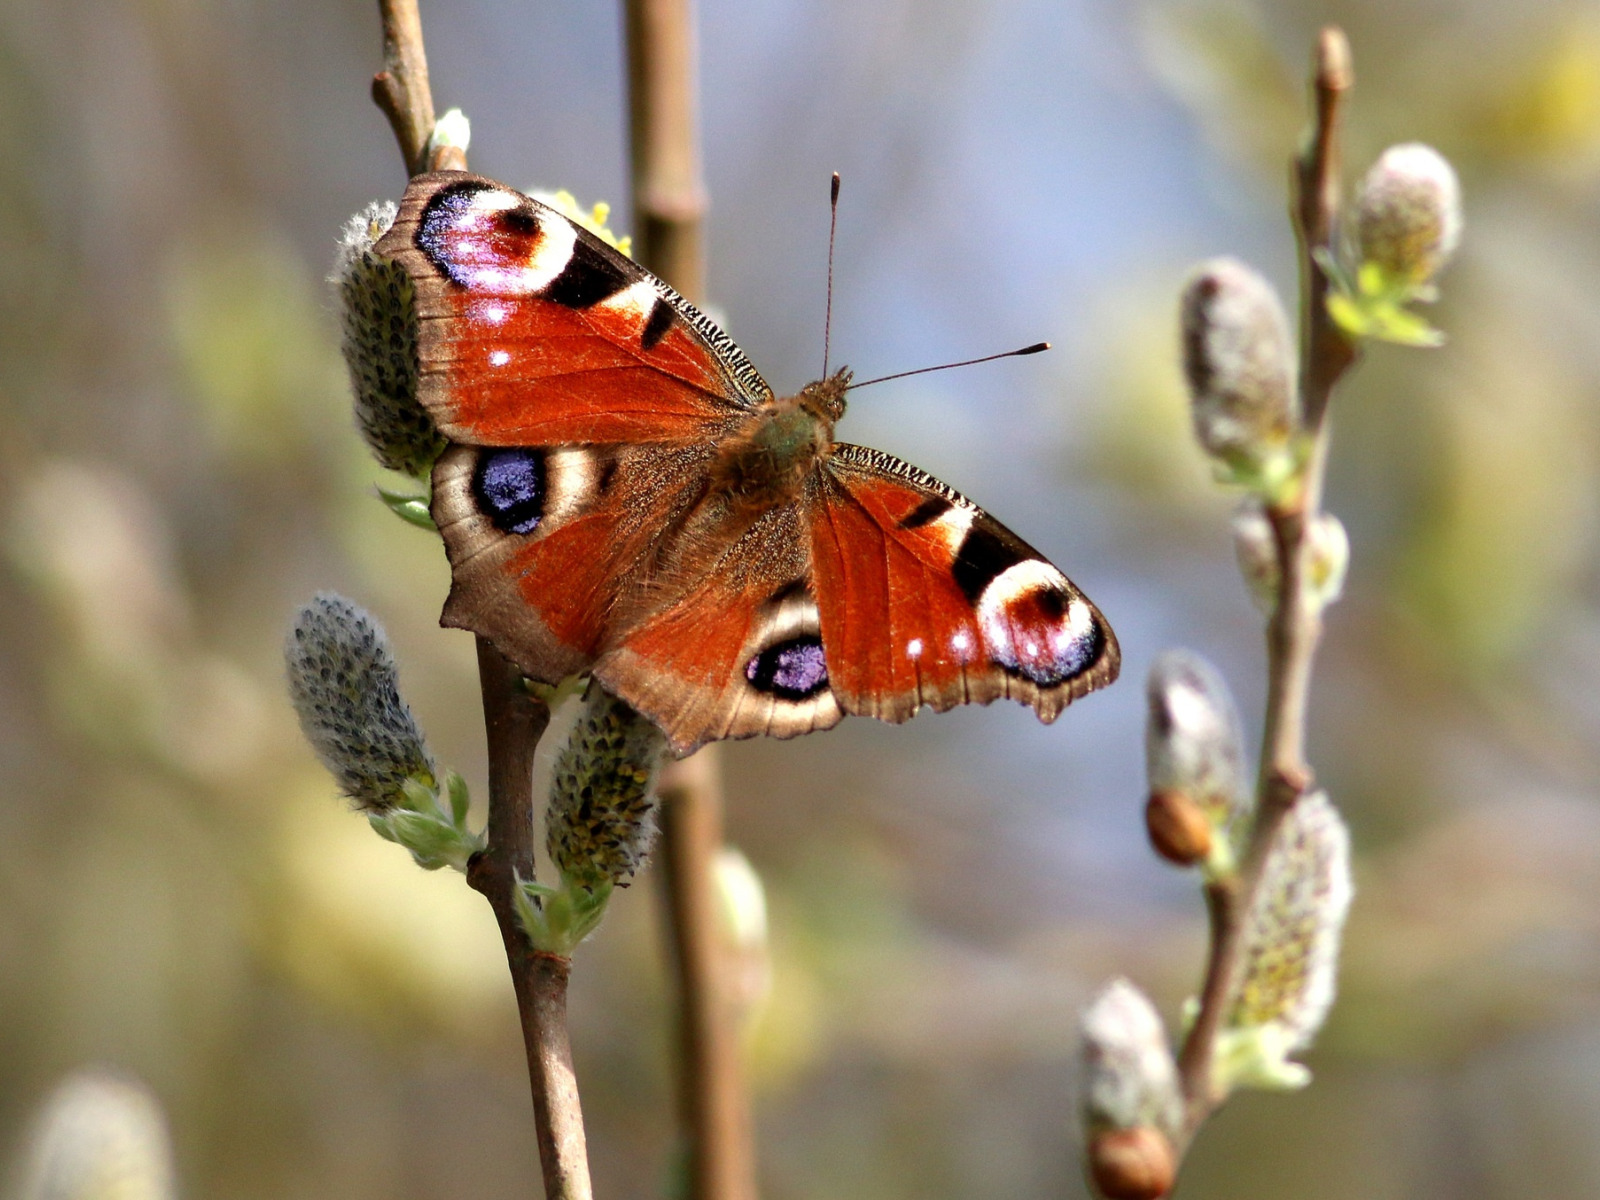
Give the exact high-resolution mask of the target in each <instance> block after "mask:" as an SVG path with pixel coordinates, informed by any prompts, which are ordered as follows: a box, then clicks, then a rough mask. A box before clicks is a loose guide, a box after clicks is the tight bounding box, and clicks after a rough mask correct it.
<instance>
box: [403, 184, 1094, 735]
mask: <svg viewBox="0 0 1600 1200" xmlns="http://www.w3.org/2000/svg"><path fill="white" fill-rule="evenodd" d="M374 249H375V251H376V253H377V254H378V255H379V256H380V257H381V258H385V259H388V260H390V261H392V262H394V263H397V264H399V265H400V266H401V267H402V268H403V269H404V271H405V273H406V276H407V278H408V280H409V282H410V284H411V292H412V295H413V298H414V300H413V302H414V306H415V317H416V340H417V398H418V400H419V401H420V402H421V404H422V406H423V408H425V409H426V411H427V412H428V414H429V416H430V417H431V418H432V421H433V423H434V425H435V426H436V427H437V429H438V432H439V433H440V434H441V435H442V436H443V437H444V438H445V439H446V440H447V442H448V443H449V444H448V446H447V448H446V449H445V451H444V453H443V454H441V455H440V456H439V458H438V460H437V461H436V462H435V464H434V467H433V500H432V515H433V518H434V522H435V524H436V525H437V526H438V528H439V531H440V533H441V534H442V536H443V538H444V542H445V548H446V551H447V554H448V556H449V559H450V563H451V569H452V584H451V590H450V596H449V599H448V600H447V602H446V604H445V609H444V614H443V617H442V621H443V623H444V624H446V625H451V626H459V627H461V628H465V629H470V630H473V631H474V632H476V633H478V634H480V635H482V636H483V637H485V638H488V639H489V640H490V641H491V642H493V643H494V645H495V646H496V647H497V648H498V649H499V650H500V651H501V652H502V653H503V654H505V655H506V656H507V657H508V658H510V659H511V660H512V661H513V662H515V663H516V664H517V666H518V667H520V668H521V669H522V670H523V671H524V672H525V673H526V674H528V675H529V676H530V677H532V678H534V679H538V680H542V681H544V682H547V683H556V682H559V681H560V680H561V679H562V678H565V677H567V676H569V675H573V674H577V673H589V674H592V675H593V676H594V677H595V678H596V679H598V680H599V681H600V682H601V684H602V685H603V686H604V687H605V688H606V689H607V690H609V691H610V692H612V693H613V694H614V695H616V696H618V697H620V698H622V699H623V700H625V701H627V703H629V704H630V705H632V706H633V707H634V708H636V709H637V710H638V711H639V712H641V713H642V714H644V715H645V716H646V717H648V718H649V719H650V720H651V721H653V722H655V723H656V724H657V725H658V726H660V728H661V729H662V730H663V732H665V733H666V735H667V737H668V739H669V740H670V742H671V743H672V745H673V748H674V749H675V750H677V751H678V752H679V753H686V752H688V751H689V750H692V749H694V748H695V747H696V746H699V745H701V744H703V743H705V742H707V741H712V740H715V739H718V738H726V737H749V736H754V735H757V734H771V735H774V736H779V737H790V736H794V735H796V734H800V733H805V732H808V731H810V730H814V729H823V728H827V727H829V726H832V725H834V724H836V723H837V722H838V721H839V720H840V719H841V718H842V717H843V716H844V715H845V714H847V713H849V714H859V715H866V716H874V717H878V718H880V719H882V720H887V721H904V720H906V719H908V718H909V717H910V716H912V715H913V714H914V713H915V712H916V711H917V710H918V709H920V708H922V707H924V706H926V707H930V708H933V709H936V710H943V709H948V708H951V707H953V706H955V705H957V704H966V703H982V704H986V703H989V702H990V701H993V700H995V699H998V698H1000V697H1003V696H1007V697H1011V698H1013V699H1016V700H1018V701H1020V702H1022V703H1024V704H1027V705H1029V706H1030V707H1032V708H1033V709H1034V711H1035V712H1036V713H1037V714H1038V716H1039V717H1040V719H1041V720H1044V721H1050V720H1053V719H1054V718H1055V717H1056V716H1057V715H1059V713H1060V712H1061V710H1062V709H1063V708H1064V707H1065V706H1066V705H1067V704H1069V703H1071V701H1073V700H1074V699H1077V698H1078V697H1080V696H1082V695H1084V694H1086V693H1087V692H1089V691H1092V690H1094V689H1096V688H1099V687H1102V686H1104V685H1106V684H1108V683H1110V682H1111V681H1112V680H1113V679H1115V677H1116V674H1117V669H1118V664H1119V653H1118V649H1117V642H1116V637H1115V635H1114V634H1113V633H1112V631H1111V628H1110V626H1109V625H1108V624H1107V623H1106V621H1105V619H1104V618H1103V617H1102V616H1101V615H1100V612H1099V610H1098V609H1096V608H1095V607H1094V605H1093V604H1092V603H1091V602H1090V601H1089V600H1088V598H1087V597H1085V596H1084V595H1083V593H1082V592H1081V591H1080V590H1079V589H1078V588H1077V587H1076V586H1075V585H1074V584H1073V583H1072V582H1071V581H1069V580H1068V579H1067V577H1066V576H1065V575H1064V574H1062V573H1061V572H1060V571H1059V570H1058V569H1057V568H1056V567H1054V566H1053V565H1051V564H1050V563H1049V562H1048V561H1046V560H1045V559H1044V557H1043V556H1042V555H1040V554H1039V553H1038V552H1037V551H1036V550H1034V549H1033V548H1032V547H1031V546H1029V545H1028V544H1027V543H1026V542H1024V541H1022V539H1020V538H1018V537H1017V536H1016V535H1015V534H1013V533H1012V532H1011V531H1010V530H1008V529H1006V528H1005V526H1003V525H1001V524H1000V523H999V522H998V521H996V520H995V519H994V518H993V517H991V516H989V515H988V514H987V513H986V512H984V511H983V510H982V509H980V508H979V507H977V506H976V505H975V504H973V503H972V502H971V501H970V500H967V499H966V498H965V497H964V496H962V495H960V494H959V493H958V492H956V491H954V490H953V489H951V488H949V487H947V486H946V485H945V484H943V483H940V482H939V481H938V480H936V479H934V478H933V477H932V476H929V475H927V474H926V473H925V472H922V471H919V470H918V469H917V468H915V467H912V466H910V465H908V464H906V463H904V462H901V461H900V460H898V459H895V458H893V457H891V456H889V455H887V454H883V453H882V452H880V451H877V450H871V449H867V448H865V447H861V446H854V445H850V444H848V443H843V442H836V441H835V440H834V427H835V425H836V424H837V422H838V421H839V420H840V418H841V417H842V416H843V415H844V411H845V394H846V392H847V391H848V389H849V387H850V383H851V377H850V373H849V372H848V371H846V370H841V371H837V372H835V373H833V374H830V375H828V376H827V377H826V378H824V379H821V380H818V381H816V382H814V383H811V384H809V385H807V386H806V387H804V388H802V389H801V390H800V391H799V392H797V393H795V394H794V395H791V396H778V395H776V394H775V393H774V392H773V391H772V389H771V388H770V387H768V385H767V383H766V381H765V380H764V379H763V378H762V377H761V375H760V373H759V372H758V371H757V370H756V369H755V367H754V366H753V364H751V362H750V361H749V359H748V358H746V357H745V355H744V353H743V351H741V350H740V349H739V347H738V346H737V345H735V344H734V343H733V341H732V340H731V339H730V338H728V336H727V335H726V334H725V333H723V332H722V330H721V329H719V328H718V327H717V326H716V324H715V323H713V322H712V321H711V320H709V319H708V318H707V317H706V316H705V315H704V314H702V313H701V312H700V311H699V310H697V309H696V308H695V307H694V306H693V305H691V304H690V303H688V302H687V301H686V300H684V299H683V298H682V297H681V296H679V295H678V294H677V293H676V292H674V291H673V290H672V289H671V288H670V287H669V286H668V285H667V284H665V283H664V282H663V281H661V280H660V279H657V278H656V277H655V276H653V275H651V274H650V273H649V272H647V271H645V270H644V269H643V268H642V267H640V266H639V265H638V264H637V263H635V262H633V261H632V260H631V259H629V258H628V257H626V256H625V255H623V254H621V253H620V252H618V251H617V250H616V249H615V248H613V247H612V246H610V245H608V244H607V243H606V242H605V241H603V240H602V239H600V238H599V237H596V236H595V235H594V234H592V233H590V232H589V231H588V230H586V229H583V228H581V227H580V226H578V225H577V224H575V223H574V222H573V221H572V220H570V219H569V218H567V217H566V216H564V215H563V214H562V213H560V212H558V211H556V210H555V209H553V208H550V207H548V206H546V205H544V204H541V203H540V202H538V201H537V200H534V199H532V198H530V197H528V196H525V195H523V194H522V193H520V192H517V191H515V190H513V189H511V188H509V187H506V186H505V185H503V184H500V183H496V182H494V181H493V180H489V179H485V178H483V177H481V176H476V175H470V174H467V173H465V172H436V173H433V174H429V175H422V176H418V177H416V178H415V179H413V180H412V181H411V184H410V186H409V187H408V189H407V191H406V195H405V198H404V200H403V201H402V203H401V205H400V209H399V213H398V215H397V216H396V218H395V220H394V222H393V224H392V225H391V226H390V228H389V229H388V231H387V232H386V233H385V234H384V235H383V237H382V238H381V240H380V241H379V242H378V243H377V245H376V246H375V248H374Z"/></svg>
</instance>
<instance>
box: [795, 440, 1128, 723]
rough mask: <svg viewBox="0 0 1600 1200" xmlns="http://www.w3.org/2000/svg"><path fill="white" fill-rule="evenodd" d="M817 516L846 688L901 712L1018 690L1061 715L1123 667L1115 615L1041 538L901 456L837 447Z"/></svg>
mask: <svg viewBox="0 0 1600 1200" xmlns="http://www.w3.org/2000/svg"><path fill="white" fill-rule="evenodd" d="M821 475H822V477H823V486H822V488H821V489H820V494H819V496H818V498H817V500H816V501H815V508H814V511H813V512H812V514H811V519H810V522H809V527H810V535H811V546H812V557H813V562H814V570H815V578H816V584H815V586H816V592H817V599H818V605H819V608H820V615H821V626H822V641H823V645H824V646H825V647H826V650H827V656H828V663H829V669H830V677H831V681H832V687H833V690H834V693H835V695H836V696H837V697H838V699H839V703H840V705H841V707H842V708H843V709H844V710H845V712H847V713H855V714H860V715H865V716H873V717H878V718H879V719H881V720H886V721H904V720H906V719H907V718H908V717H910V716H911V715H912V714H913V713H915V712H916V710H917V709H918V708H919V707H921V706H923V705H926V706H928V707H930V708H933V709H935V710H940V711H942V710H944V709H948V708H951V707H953V706H954V705H957V704H987V703H989V702H990V701H992V700H996V699H999V698H1000V697H1002V696H1009V697H1010V698H1012V699H1014V700H1018V701H1021V702H1022V703H1024V704H1027V705H1028V706H1029V707H1031V708H1033V709H1034V710H1035V711H1036V712H1037V713H1038V714H1039V717H1040V719H1041V720H1044V721H1052V720H1054V719H1055V718H1056V717H1057V716H1058V715H1059V714H1060V712H1061V710H1062V709H1063V708H1065V707H1066V706H1067V705H1068V704H1070V703H1071V702H1072V701H1073V700H1075V699H1077V698H1078V697H1080V696H1082V695H1084V694H1085V693H1087V692H1090V691H1092V690H1094V689H1095V688H1098V687H1103V686H1104V685H1106V684H1108V683H1110V682H1111V681H1112V680H1113V679H1115V678H1116V675H1117V670H1118V666H1119V663H1120V655H1119V651H1118V648H1117V641H1116V637H1115V635H1114V634H1113V633H1112V632H1111V627H1110V626H1109V625H1108V624H1107V623H1106V621H1105V618H1104V617H1102V616H1101V615H1100V612H1099V610H1098V609H1096V608H1095V607H1094V605H1093V604H1091V603H1090V602H1089V600H1088V598H1087V597H1085V596H1084V594H1083V593H1082V592H1080V591H1079V590H1078V589H1077V588H1076V587H1075V586H1074V585H1073V584H1072V582H1071V581H1070V580H1068V579H1067V577H1066V576H1065V575H1063V574H1062V573H1061V572H1060V571H1059V570H1057V569H1056V568H1055V567H1054V566H1052V565H1051V564H1050V563H1049V562H1048V561H1047V560H1046V559H1045V558H1044V557H1043V556H1042V555H1041V554H1039V553H1038V551H1036V550H1034V549H1033V548H1032V547H1031V546H1029V545H1028V544H1027V543H1026V542H1024V541H1023V540H1022V539H1021V538H1019V537H1017V536H1016V535H1015V534H1014V533H1012V532H1011V531H1010V530H1009V529H1007V528H1006V527H1005V526H1004V525H1001V524H1000V522H998V521H996V520H995V519H994V518H993V517H991V516H989V514H988V513H986V512H984V511H983V510H982V509H981V508H979V507H978V506H977V505H975V504H973V503H972V502H971V501H970V500H968V499H966V497H964V496H962V495H960V493H958V492H956V491H954V490H953V489H951V488H948V487H946V486H945V485H944V484H942V483H940V482H939V481H938V480H936V479H934V478H933V477H932V476H930V475H927V474H926V473H924V472H922V471H919V470H917V469H916V468H915V467H912V466H909V465H907V464H906V463H903V462H901V461H900V460H898V459H895V458H892V457H890V456H889V455H887V454H883V453H880V452H879V451H876V450H869V449H866V448H865V447H861V446H850V445H845V444H839V445H836V446H835V447H834V453H833V455H832V456H831V457H830V458H829V459H828V461H827V463H826V464H825V466H824V468H823V471H822V472H821Z"/></svg>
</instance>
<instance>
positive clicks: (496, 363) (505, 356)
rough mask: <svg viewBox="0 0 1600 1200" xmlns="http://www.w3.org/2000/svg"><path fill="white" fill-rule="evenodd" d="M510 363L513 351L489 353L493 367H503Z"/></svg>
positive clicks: (493, 351)
mask: <svg viewBox="0 0 1600 1200" xmlns="http://www.w3.org/2000/svg"><path fill="white" fill-rule="evenodd" d="M510 361H511V351H509V350H491V351H489V365H490V366H491V367H503V366H505V365H506V364H507V363H508V362H510Z"/></svg>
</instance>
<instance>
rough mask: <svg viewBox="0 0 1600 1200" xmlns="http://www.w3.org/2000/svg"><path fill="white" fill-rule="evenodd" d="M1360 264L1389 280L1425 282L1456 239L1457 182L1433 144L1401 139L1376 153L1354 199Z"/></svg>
mask: <svg viewBox="0 0 1600 1200" xmlns="http://www.w3.org/2000/svg"><path fill="white" fill-rule="evenodd" d="M1355 230H1356V241H1357V242H1358V243H1359V245H1360V248H1361V259H1362V261H1363V262H1368V263H1373V264H1375V265H1377V266H1378V267H1380V268H1382V270H1383V271H1384V272H1385V273H1386V274H1387V275H1388V276H1389V277H1390V278H1392V279H1401V280H1405V281H1407V282H1409V283H1413V284H1421V283H1426V282H1427V281H1428V280H1430V279H1432V278H1433V277H1434V276H1435V275H1437V274H1438V273H1439V272H1440V271H1442V270H1443V269H1444V268H1445V266H1446V265H1447V264H1448V263H1449V261H1450V259H1451V258H1452V257H1453V256H1454V255H1455V252H1456V247H1457V246H1459V245H1460V243H1461V185H1460V183H1459V182H1458V181H1457V179H1456V173H1455V168H1453V167H1452V166H1451V165H1450V163H1449V162H1448V161H1447V160H1446V159H1445V158H1444V156H1443V155H1441V154H1440V153H1439V152H1438V151H1437V150H1435V149H1434V148H1433V147H1432V146H1425V145H1423V144H1422V143H1421V142H1406V143H1404V144H1402V145H1399V146H1390V147H1389V148H1388V149H1387V150H1385V151H1384V152H1383V153H1382V154H1380V155H1379V156H1378V161H1377V162H1375V163H1373V164H1372V168H1371V169H1370V170H1369V171H1368V172H1367V174H1366V176H1365V177H1364V178H1363V179H1362V181H1361V186H1360V188H1359V189H1357V192H1356V202H1355Z"/></svg>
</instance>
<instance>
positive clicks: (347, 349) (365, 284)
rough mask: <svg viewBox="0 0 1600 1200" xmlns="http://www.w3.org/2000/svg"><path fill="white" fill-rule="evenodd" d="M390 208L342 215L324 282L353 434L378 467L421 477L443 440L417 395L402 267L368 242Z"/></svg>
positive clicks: (382, 204)
mask: <svg viewBox="0 0 1600 1200" xmlns="http://www.w3.org/2000/svg"><path fill="white" fill-rule="evenodd" d="M395 211H396V209H395V205H394V203H393V202H392V201H379V202H376V203H373V204H370V205H368V206H367V207H366V208H365V209H363V210H362V211H361V212H359V213H357V214H356V215H355V216H353V217H351V218H350V220H349V221H348V222H347V223H346V224H345V227H344V231H343V233H342V234H341V235H340V238H339V254H338V257H337V259H335V261H334V267H333V274H332V276H331V277H330V282H331V283H333V285H334V286H335V287H336V288H337V289H338V294H339V314H340V323H341V325H342V326H343V329H344V340H343V343H342V345H341V349H342V350H343V351H344V361H345V365H346V366H348V367H349V369H350V386H351V388H352V390H353V391H354V392H355V415H356V425H357V426H358V427H359V428H360V430H361V436H362V437H363V438H365V439H366V442H367V445H368V446H369V447H371V449H372V453H373V455H374V456H375V457H376V458H377V460H378V462H379V463H381V464H382V465H383V466H385V467H387V468H388V469H389V470H391V471H400V472H402V473H404V474H407V475H412V476H416V477H418V478H423V477H426V476H427V474H428V472H429V471H430V470H431V469H432V467H433V460H434V459H436V458H438V457H439V454H440V453H441V452H442V451H443V450H444V446H445V441H444V438H443V437H442V436H441V435H440V433H439V431H438V429H436V428H435V427H434V424H433V419H432V418H431V417H429V416H428V414H427V412H426V410H424V409H423V407H422V405H421V404H420V403H419V402H418V400H417V314H416V309H415V307H414V304H413V301H414V289H413V287H412V284H411V277H410V276H409V275H407V274H406V271H405V268H404V267H402V266H401V265H400V264H399V263H395V262H390V261H389V260H388V259H385V258H380V257H379V256H378V255H377V254H375V253H374V252H373V249H372V247H373V245H374V243H376V242H377V240H378V239H379V238H380V237H382V236H383V234H384V233H385V232H386V231H387V230H388V228H389V226H390V225H392V224H394V218H395Z"/></svg>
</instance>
